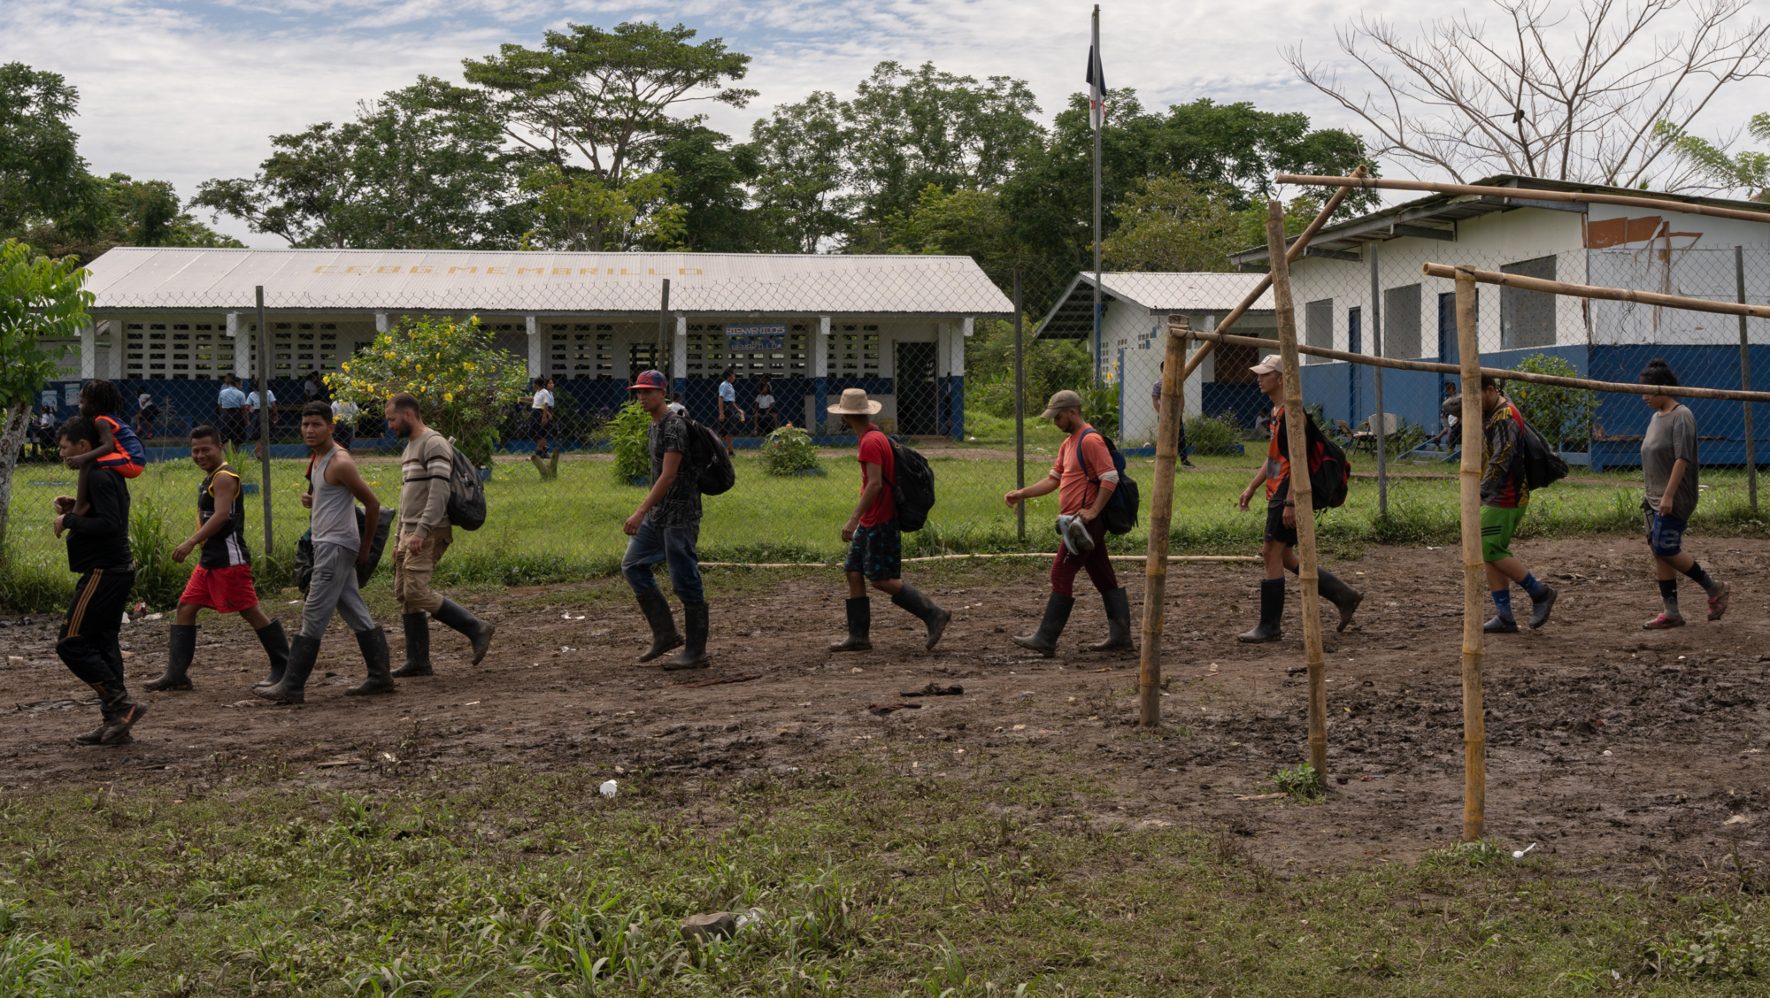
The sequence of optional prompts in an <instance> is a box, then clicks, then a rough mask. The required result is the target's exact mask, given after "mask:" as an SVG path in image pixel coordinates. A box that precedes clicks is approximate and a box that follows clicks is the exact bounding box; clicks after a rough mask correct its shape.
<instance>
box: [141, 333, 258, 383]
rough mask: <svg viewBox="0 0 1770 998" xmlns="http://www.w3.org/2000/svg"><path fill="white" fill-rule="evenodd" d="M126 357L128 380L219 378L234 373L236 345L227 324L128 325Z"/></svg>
mask: <svg viewBox="0 0 1770 998" xmlns="http://www.w3.org/2000/svg"><path fill="white" fill-rule="evenodd" d="M123 357H124V360H123V376H124V377H127V378H164V379H167V380H172V381H189V380H194V379H207V378H219V377H221V376H222V375H224V374H227V373H228V372H230V371H232V370H233V369H234V341H233V339H232V338H230V337H229V336H228V335H227V324H226V323H223V322H127V323H124V324H123Z"/></svg>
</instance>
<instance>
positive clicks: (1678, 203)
mask: <svg viewBox="0 0 1770 998" xmlns="http://www.w3.org/2000/svg"><path fill="white" fill-rule="evenodd" d="M1272 179H1273V182H1274V183H1279V184H1305V185H1310V186H1315V187H1340V188H1347V187H1362V188H1365V189H1367V190H1380V191H1425V192H1427V193H1430V194H1469V195H1473V196H1476V197H1486V198H1505V199H1507V200H1515V201H1567V202H1571V203H1574V204H1620V205H1625V206H1627V207H1630V208H1650V209H1652V210H1654V211H1677V212H1683V213H1684V214H1687V215H1710V216H1713V217H1715V218H1737V219H1740V220H1742V221H1746V222H1770V210H1765V211H1751V210H1749V209H1745V208H1723V207H1720V206H1719V205H1707V204H1701V203H1699V202H1696V201H1690V200H1686V199H1684V198H1677V197H1672V196H1669V195H1665V194H1659V195H1655V194H1652V193H1650V192H1647V191H1642V192H1641V193H1639V194H1607V193H1604V192H1602V191H1545V190H1540V189H1537V188H1533V187H1487V186H1483V185H1480V184H1441V183H1437V182H1434V181H1430V180H1392V179H1390V178H1388V177H1317V176H1310V175H1307V174H1300V173H1281V174H1278V175H1277V176H1275V177H1273V178H1272Z"/></svg>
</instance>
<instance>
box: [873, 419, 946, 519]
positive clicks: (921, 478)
mask: <svg viewBox="0 0 1770 998" xmlns="http://www.w3.org/2000/svg"><path fill="white" fill-rule="evenodd" d="M880 432H884V431H882V430H881V431H880ZM886 439H887V440H891V465H892V467H893V468H894V469H895V470H894V471H893V472H892V475H891V501H892V502H893V503H894V504H895V505H896V506H897V529H898V530H901V531H906V532H908V531H916V530H921V529H922V527H923V526H925V525H926V524H927V523H928V511H929V510H931V509H933V508H934V469H933V468H931V467H929V465H928V459H927V458H925V457H923V456H922V455H921V453H920V452H919V451H917V450H916V449H915V448H914V447H911V446H910V445H909V444H906V443H904V442H903V441H901V440H894V439H892V438H891V437H890V436H889V435H887V436H886Z"/></svg>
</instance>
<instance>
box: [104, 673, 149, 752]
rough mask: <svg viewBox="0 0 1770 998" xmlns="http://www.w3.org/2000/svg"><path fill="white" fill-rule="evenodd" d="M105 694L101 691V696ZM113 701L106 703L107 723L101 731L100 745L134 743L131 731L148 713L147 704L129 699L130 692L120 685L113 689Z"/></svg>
mask: <svg viewBox="0 0 1770 998" xmlns="http://www.w3.org/2000/svg"><path fill="white" fill-rule="evenodd" d="M104 695H105V692H104V691H103V690H100V692H99V696H101V697H102V696H104ZM110 696H111V699H110V700H109V701H107V702H106V703H105V715H106V719H105V723H104V727H102V728H100V729H99V732H98V744H100V745H122V744H124V743H125V742H130V741H134V740H135V739H134V736H133V735H131V734H130V733H129V729H130V728H132V727H134V726H135V722H136V721H139V720H141V717H142V715H143V714H146V713H147V704H145V703H141V702H139V701H135V700H131V699H129V691H128V690H125V689H124V688H123V687H122V686H121V685H120V684H119V685H116V686H114V687H112V688H111V694H110Z"/></svg>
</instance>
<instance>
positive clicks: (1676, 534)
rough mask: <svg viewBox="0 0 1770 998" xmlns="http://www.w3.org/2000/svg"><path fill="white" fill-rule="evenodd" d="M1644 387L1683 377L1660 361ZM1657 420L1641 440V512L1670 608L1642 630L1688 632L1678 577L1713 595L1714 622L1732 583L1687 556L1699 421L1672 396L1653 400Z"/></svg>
mask: <svg viewBox="0 0 1770 998" xmlns="http://www.w3.org/2000/svg"><path fill="white" fill-rule="evenodd" d="M1641 383H1642V384H1644V385H1657V386H1660V387H1667V388H1670V387H1676V386H1677V384H1678V376H1677V375H1676V374H1673V373H1672V368H1671V365H1669V364H1667V363H1666V362H1665V361H1663V360H1658V359H1655V360H1653V361H1651V362H1649V363H1648V365H1647V367H1646V369H1645V370H1643V371H1642V372H1641ZM1647 405H1648V407H1649V408H1651V409H1652V410H1653V419H1652V420H1651V421H1649V422H1648V424H1647V435H1646V436H1644V437H1642V438H1641V471H1642V474H1643V476H1644V477H1645V479H1646V486H1647V487H1646V490H1645V492H1646V494H1645V495H1644V497H1643V498H1642V500H1641V509H1642V510H1643V512H1644V513H1645V516H1646V520H1647V547H1648V548H1649V549H1650V550H1651V551H1652V552H1653V574H1654V576H1655V578H1657V579H1658V580H1659V598H1660V600H1661V601H1662V602H1663V603H1664V604H1665V608H1664V609H1663V610H1661V611H1660V612H1659V615H1658V616H1656V617H1654V618H1653V619H1652V620H1649V621H1647V622H1646V623H1645V624H1642V625H1641V626H1642V627H1644V628H1646V629H1647V630H1650V631H1662V630H1665V629H1666V628H1669V627H1683V626H1684V616H1683V614H1682V613H1680V612H1679V610H1678V573H1680V572H1682V573H1683V574H1685V575H1688V576H1690V579H1691V581H1693V582H1695V583H1696V584H1697V585H1699V586H1701V587H1702V589H1703V592H1705V593H1707V594H1708V604H1709V605H1708V610H1709V619H1710V620H1720V619H1721V615H1722V614H1724V613H1726V612H1727V583H1725V582H1716V581H1715V580H1714V579H1712V578H1710V577H1709V573H1707V572H1705V571H1703V568H1702V566H1701V565H1699V564H1697V562H1696V558H1695V557H1694V556H1692V555H1688V554H1685V553H1684V549H1683V543H1684V525H1685V524H1686V523H1688V522H1689V521H1690V514H1692V513H1694V512H1696V500H1697V484H1696V475H1697V464H1698V462H1697V456H1696V450H1697V446H1696V416H1695V415H1694V414H1692V413H1691V411H1690V407H1689V406H1687V405H1684V404H1683V403H1681V402H1679V401H1678V400H1677V399H1676V398H1674V397H1672V396H1670V395H1659V394H1654V395H1649V396H1647Z"/></svg>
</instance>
